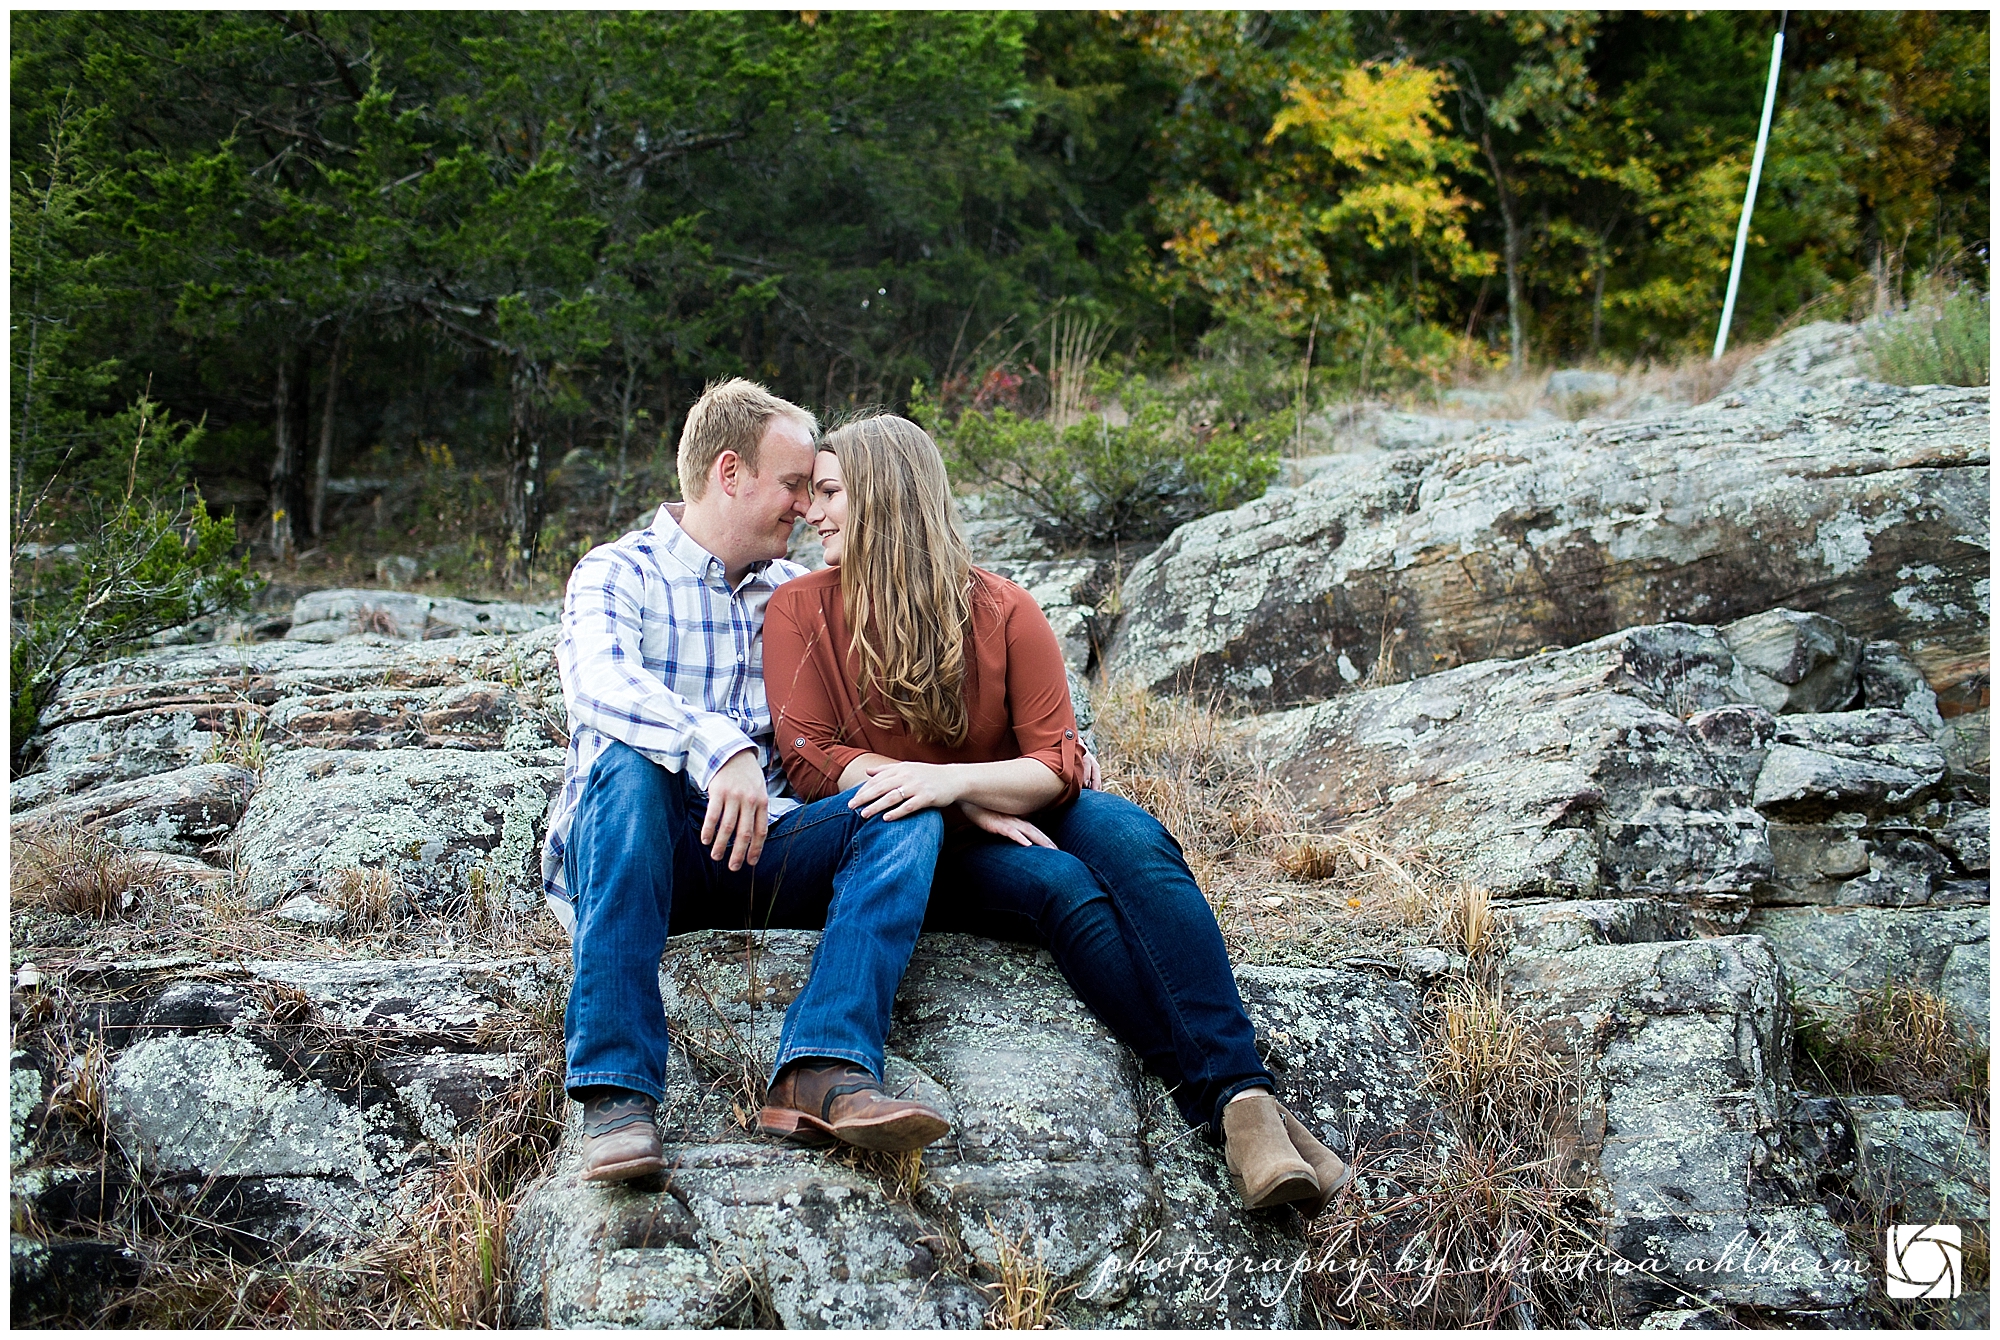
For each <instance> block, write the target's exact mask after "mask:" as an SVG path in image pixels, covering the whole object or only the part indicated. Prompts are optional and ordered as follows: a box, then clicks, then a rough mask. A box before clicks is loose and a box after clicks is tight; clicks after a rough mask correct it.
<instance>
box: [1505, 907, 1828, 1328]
mask: <svg viewBox="0 0 2000 1340" xmlns="http://www.w3.org/2000/svg"><path fill="white" fill-rule="evenodd" d="M1504 973H1505V977H1504V981H1505V989H1506V992H1507V994H1508V997H1509V998H1510V999H1512V1000H1513V1001H1515V1002H1516V1004H1517V1008H1522V1009H1526V1010H1528V1011H1529V1012H1531V1014H1532V1015H1533V1016H1535V1017H1538V1018H1539V1019H1541V1020H1542V1022H1543V1026H1544V1027H1545V1029H1546V1030H1547V1031H1548V1034H1549V1036H1550V1037H1551V1039H1552V1040H1554V1041H1555V1042H1556V1043H1557V1045H1558V1046H1560V1047H1564V1048H1575V1049H1577V1050H1578V1052H1579V1053H1580V1055H1581V1057H1582V1058H1583V1061H1584V1063H1585V1064H1586V1066H1587V1067H1588V1071H1587V1073H1588V1074H1589V1076H1590V1077H1591V1080H1592V1083H1593V1086H1594V1087H1595V1089H1596V1091H1597V1092H1598V1093H1599V1094H1600V1095H1601V1101H1602V1103H1603V1113H1604V1138H1603V1149H1602V1153H1601V1156H1600V1157H1599V1159H1598V1171H1599V1175H1600V1176H1601V1178H1602V1183H1603V1187H1604V1191H1605V1194H1606V1196H1607V1197H1608V1201H1609V1209H1610V1223H1609V1243H1610V1246H1611V1248H1612V1250H1613V1251H1615V1252H1617V1253H1618V1254H1620V1255H1622V1256H1623V1257H1625V1258H1626V1259H1627V1260H1630V1261H1634V1262H1644V1263H1646V1265H1647V1271H1646V1272H1644V1273H1636V1272H1635V1273H1634V1274H1633V1275H1630V1276H1627V1277H1626V1278H1625V1279H1623V1280H1621V1281H1617V1282H1615V1283H1614V1286H1613V1287H1614V1290H1615V1291H1616V1292H1617V1293H1618V1294H1619V1295H1620V1297H1621V1299H1622V1301H1623V1304H1624V1306H1625V1307H1627V1308H1630V1309H1632V1310H1634V1311H1637V1312H1645V1311H1650V1310H1653V1309H1658V1308H1669V1307H1676V1306H1685V1305H1686V1304H1687V1303H1689V1302H1700V1303H1705V1304H1708V1305H1711V1306H1743V1307H1752V1308H1757V1309H1767V1310H1778V1311H1808V1312H1810V1311H1819V1310H1825V1309H1837V1308H1842V1307H1846V1306H1849V1305H1851V1304H1853V1303H1855V1302H1857V1301H1859V1300H1860V1298H1861V1297H1862V1296H1863V1295H1864V1293H1865V1290H1866V1281H1865V1279H1862V1278H1858V1277H1855V1276H1852V1275H1849V1274H1846V1273H1844V1272H1843V1271H1842V1269H1841V1268H1840V1266H1839V1264H1838V1263H1840V1262H1842V1261H1845V1260H1847V1259H1849V1258H1850V1256H1851V1249H1850V1248H1849V1247H1848V1246H1847V1244H1846V1242H1845V1240H1844V1239H1843V1236H1842V1234H1841V1231H1840V1229H1839V1228H1838V1227H1837V1226H1836V1225H1835V1224H1834V1223H1833V1222H1832V1221H1831V1220H1830V1219H1829V1218H1828V1217H1827V1214H1826V1211H1825V1209H1824V1208H1822V1207H1821V1206H1820V1205H1819V1204H1817V1203H1816V1202H1815V1201H1814V1200H1813V1199H1812V1195H1811V1191H1810V1179H1809V1178H1808V1176H1807V1174H1806V1167H1805V1164H1804V1162H1803V1160H1801V1159H1800V1158H1799V1156H1798V1155H1797V1154H1796V1153H1795V1152H1793V1151H1792V1150H1791V1149H1790V1148H1788V1147H1787V1145H1786V1144H1785V1143H1784V1140H1783V1128H1782V1126H1781V1120H1782V1119H1783V1118H1784V1117H1786V1116H1788V1115H1789V1111H1788V1109H1789V1095H1790V1088H1789V1082H1788V1079H1789V1077H1788V1073H1787V1056H1788V1053H1789V1047H1790V1040H1789V1037H1788V1011H1787V1008H1786V1003H1785V996H1784V989H1783V977H1782V975H1781V972H1780V969H1779V966H1778V959H1777V956H1776V955H1775V954H1774V953H1773V952H1772V950H1771V946H1770V944H1769V943H1768V942H1767V941H1765V940H1763V939H1762V938H1760V937H1758V936H1754V935H1733V936H1724V937H1720V938H1716V939H1708V940H1696V941H1684V942H1672V943H1655V944H1629V945H1588V944H1587V945H1583V946H1581V947H1578V948H1575V949H1571V950H1568V951H1567V952H1563V953H1558V954H1522V953H1518V952H1517V953H1515V954H1513V955H1510V956H1509V958H1508V959H1507V960H1506V962H1505V964H1504ZM1781 1095H1782V1096H1783V1097H1784V1099H1785V1108H1784V1109H1781V1108H1780V1097H1781ZM1760 1242H1761V1243H1763V1244H1765V1245H1766V1246H1765V1249H1760V1248H1759V1247H1758V1244H1759V1243H1760ZM1732 1244H1733V1247H1732ZM1780 1244H1782V1246H1781V1247H1780ZM1770 1247H1780V1249H1779V1250H1776V1251H1771V1250H1768V1248H1770ZM1760 1251H1761V1254H1760ZM1732 1253H1733V1256H1734V1257H1735V1259H1737V1260H1739V1261H1740V1260H1742V1259H1743V1258H1744V1257H1745V1256H1746V1255H1748V1256H1751V1257H1755V1258H1756V1259H1757V1260H1758V1261H1759V1263H1760V1265H1759V1267H1758V1268H1753V1269H1742V1268H1738V1269H1733V1270H1719V1269H1717V1268H1716V1263H1717V1262H1719V1261H1721V1260H1723V1259H1724V1258H1725V1257H1726V1256H1729V1255H1731V1254H1732Z"/></svg>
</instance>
